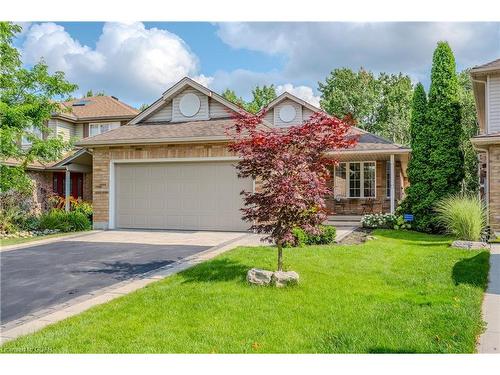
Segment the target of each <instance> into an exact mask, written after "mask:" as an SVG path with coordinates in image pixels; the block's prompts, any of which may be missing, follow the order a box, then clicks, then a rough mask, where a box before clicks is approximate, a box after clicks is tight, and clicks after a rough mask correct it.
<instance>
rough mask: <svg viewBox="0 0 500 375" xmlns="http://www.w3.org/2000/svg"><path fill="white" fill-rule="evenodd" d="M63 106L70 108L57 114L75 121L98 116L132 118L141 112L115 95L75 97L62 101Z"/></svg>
mask: <svg viewBox="0 0 500 375" xmlns="http://www.w3.org/2000/svg"><path fill="white" fill-rule="evenodd" d="M61 106H62V107H63V108H64V109H66V110H69V112H66V111H63V112H61V113H58V114H57V115H61V116H63V117H69V118H71V119H73V120H75V121H79V120H90V119H97V118H99V119H100V118H125V119H131V118H133V117H135V116H136V115H137V114H138V113H139V111H138V110H137V109H135V108H133V107H131V106H129V105H128V104H125V103H123V102H121V101H119V100H118V99H117V98H115V97H113V96H92V97H89V98H81V99H74V100H70V101H67V102H63V103H61Z"/></svg>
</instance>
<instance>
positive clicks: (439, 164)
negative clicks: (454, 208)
mask: <svg viewBox="0 0 500 375" xmlns="http://www.w3.org/2000/svg"><path fill="white" fill-rule="evenodd" d="M427 121H428V126H429V141H430V143H429V147H430V148H429V150H428V155H429V159H428V163H429V170H430V171H431V173H430V185H431V191H430V192H429V197H428V202H429V204H430V206H429V209H433V208H434V206H435V204H436V203H437V201H439V200H440V199H441V198H443V197H446V196H449V195H450V194H454V193H457V192H459V191H460V188H461V184H462V180H463V178H464V154H463V150H462V124H461V116H460V102H459V87H458V79H457V74H456V67H455V57H454V56H453V52H452V50H451V48H450V46H449V45H448V43H447V42H439V43H438V45H437V48H436V50H435V51H434V56H433V60H432V71H431V86H430V90H429V103H428V107H427ZM421 219H422V225H423V226H424V227H423V229H425V230H427V231H438V230H440V229H441V228H440V225H439V223H438V220H437V218H436V217H435V215H433V214H432V215H428V216H427V217H425V218H421Z"/></svg>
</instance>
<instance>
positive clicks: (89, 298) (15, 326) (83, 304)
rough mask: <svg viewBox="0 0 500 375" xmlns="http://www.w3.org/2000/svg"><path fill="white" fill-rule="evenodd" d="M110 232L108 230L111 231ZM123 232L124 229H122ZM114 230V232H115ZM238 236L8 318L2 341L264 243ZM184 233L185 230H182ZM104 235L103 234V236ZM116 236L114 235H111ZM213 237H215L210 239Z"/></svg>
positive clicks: (258, 238)
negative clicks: (234, 251) (202, 264)
mask: <svg viewBox="0 0 500 375" xmlns="http://www.w3.org/2000/svg"><path fill="white" fill-rule="evenodd" d="M110 233H111V232H108V235H109V234H110ZM122 234H123V233H122ZM113 235H114V234H111V236H113ZM236 235H237V236H235V237H234V234H233V236H231V238H230V239H229V240H227V241H225V242H223V243H219V244H218V245H216V246H213V247H210V248H208V249H207V250H205V251H202V252H198V253H195V254H193V255H191V256H188V257H185V258H183V259H180V260H179V261H177V262H174V263H171V264H168V265H166V266H164V267H161V268H157V269H155V270H153V271H151V272H149V273H145V274H142V275H140V276H138V277H135V278H133V279H129V280H126V281H123V282H119V283H115V284H113V285H111V286H108V287H105V288H101V289H98V290H95V291H93V292H90V293H88V294H85V295H82V296H79V297H77V298H74V299H72V300H69V301H65V302H64V303H61V304H59V305H54V306H51V307H50V308H47V309H43V310H40V311H37V312H35V313H31V314H30V315H28V316H25V317H23V318H21V319H17V320H15V321H12V322H9V323H8V324H6V325H3V326H2V327H1V331H0V344H3V343H5V342H7V341H10V340H13V339H15V338H17V337H20V336H24V335H27V334H30V333H34V332H36V331H38V330H40V329H42V328H44V327H46V326H48V325H50V324H53V323H56V322H58V321H61V320H64V319H66V318H69V317H71V316H74V315H77V314H80V313H82V312H84V311H85V310H87V309H89V308H91V307H94V306H97V305H100V304H103V303H106V302H109V301H111V300H113V299H115V298H118V297H121V296H124V295H126V294H128V293H131V292H134V291H136V290H138V289H140V288H143V287H145V286H146V285H148V284H150V283H153V282H155V281H158V280H161V279H164V278H165V277H167V276H170V275H173V274H175V273H178V272H180V271H183V270H185V269H187V268H190V267H192V266H194V265H196V264H198V263H201V262H204V261H206V260H209V259H211V258H214V257H216V256H217V255H219V254H222V253H224V252H226V251H229V250H231V249H233V248H235V247H237V246H262V245H263V243H262V242H261V238H262V236H260V235H256V234H248V233H247V234H244V233H238V234H236ZM181 237H182V234H181ZM102 239H103V238H100V240H102ZM110 240H111V241H112V240H114V239H113V238H111V239H110ZM210 240H214V241H215V238H214V239H209V241H210Z"/></svg>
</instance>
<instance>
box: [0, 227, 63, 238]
mask: <svg viewBox="0 0 500 375" xmlns="http://www.w3.org/2000/svg"><path fill="white" fill-rule="evenodd" d="M59 232H60V230H58V229H44V230H27V231H19V232H15V233H6V232H0V239H2V240H4V239H8V238H32V237H40V236H47V235H49V234H55V233H59Z"/></svg>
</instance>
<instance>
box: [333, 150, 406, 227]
mask: <svg viewBox="0 0 500 375" xmlns="http://www.w3.org/2000/svg"><path fill="white" fill-rule="evenodd" d="M334 157H335V158H336V159H337V160H338V161H339V164H338V165H337V166H335V167H334V168H333V170H332V171H331V179H330V188H331V190H332V191H333V194H332V195H331V196H329V197H328V198H327V200H326V206H327V210H328V214H329V215H330V216H344V217H346V218H348V220H347V221H352V220H350V219H349V217H351V219H352V218H355V219H356V221H359V219H357V218H360V217H361V216H362V215H366V214H372V213H394V211H395V209H396V207H397V204H398V202H399V201H401V199H403V197H404V189H405V188H406V187H407V185H408V177H407V175H406V168H407V164H408V153H407V152H405V153H395V152H392V153H387V152H384V151H381V152H373V151H372V152H369V153H363V152H357V153H351V152H345V151H344V152H343V153H339V154H337V155H334Z"/></svg>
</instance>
